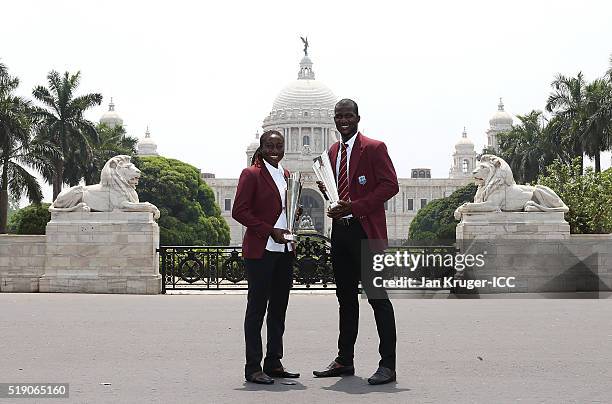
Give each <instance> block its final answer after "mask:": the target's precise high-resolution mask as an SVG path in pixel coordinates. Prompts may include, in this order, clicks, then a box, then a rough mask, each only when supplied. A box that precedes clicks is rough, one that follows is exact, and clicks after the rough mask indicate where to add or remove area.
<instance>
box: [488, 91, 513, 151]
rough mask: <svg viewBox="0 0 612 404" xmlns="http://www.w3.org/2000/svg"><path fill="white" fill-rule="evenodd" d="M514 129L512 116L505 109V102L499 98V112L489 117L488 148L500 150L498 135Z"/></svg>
mask: <svg viewBox="0 0 612 404" xmlns="http://www.w3.org/2000/svg"><path fill="white" fill-rule="evenodd" d="M510 129H512V116H510V114H509V113H507V112H506V111H505V110H504V103H503V101H502V99H501V98H500V99H499V104H498V105H497V112H496V113H495V115H493V116H492V117H491V119H489V129H487V149H489V150H491V151H497V150H499V142H498V139H497V135H499V134H500V133H501V132H506V131H509V130H510Z"/></svg>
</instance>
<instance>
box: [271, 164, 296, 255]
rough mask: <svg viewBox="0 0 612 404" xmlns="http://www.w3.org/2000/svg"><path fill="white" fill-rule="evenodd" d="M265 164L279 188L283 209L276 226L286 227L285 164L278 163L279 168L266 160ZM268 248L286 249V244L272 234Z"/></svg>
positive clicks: (272, 249)
mask: <svg viewBox="0 0 612 404" xmlns="http://www.w3.org/2000/svg"><path fill="white" fill-rule="evenodd" d="M264 164H265V165H266V168H267V169H268V172H269V173H270V175H271V176H272V179H273V180H274V183H275V184H276V188H278V193H279V195H280V199H281V206H282V210H281V213H280V215H279V216H278V219H276V223H275V224H274V227H275V228H277V229H286V228H287V215H286V213H285V191H286V190H287V181H286V180H285V169H284V168H283V166H281V165H280V163H278V168H276V167H274V166H273V165H272V164H270V163H268V162H267V161H266V160H264ZM287 248H288V251H292V250H293V248H292V246H291V243H288V244H287ZM266 250H268V251H280V252H284V251H285V244H280V243H277V242H276V241H274V239H273V238H272V236H270V237H268V242H267V244H266Z"/></svg>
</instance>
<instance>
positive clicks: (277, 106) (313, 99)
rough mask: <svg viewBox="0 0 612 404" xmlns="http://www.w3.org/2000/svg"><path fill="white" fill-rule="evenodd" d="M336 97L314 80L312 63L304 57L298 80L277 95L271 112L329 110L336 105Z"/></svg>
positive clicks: (323, 85)
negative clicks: (295, 109)
mask: <svg viewBox="0 0 612 404" xmlns="http://www.w3.org/2000/svg"><path fill="white" fill-rule="evenodd" d="M336 100H337V97H336V95H335V94H334V93H333V92H332V91H331V90H330V89H329V88H328V87H327V86H326V85H325V84H323V83H321V82H319V81H316V80H315V74H314V71H313V70H312V61H311V60H310V58H309V57H308V56H304V57H303V58H302V61H301V62H300V71H299V73H298V79H297V80H294V81H293V82H291V83H289V85H287V86H286V87H285V88H283V90H282V91H281V92H280V93H279V94H278V96H277V97H276V100H274V104H273V105H272V111H273V112H274V111H279V110H292V109H294V108H297V109H312V108H319V109H320V108H325V109H328V108H331V109H333V108H334V106H335V104H336Z"/></svg>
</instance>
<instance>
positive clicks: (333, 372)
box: [312, 361, 355, 377]
mask: <svg viewBox="0 0 612 404" xmlns="http://www.w3.org/2000/svg"><path fill="white" fill-rule="evenodd" d="M312 374H313V375H315V376H316V377H335V376H352V375H354V374H355V367H354V366H352V365H351V366H345V365H341V364H339V363H338V362H336V361H333V362H332V363H330V364H329V366H328V367H327V369H325V370H314V371H313V372H312Z"/></svg>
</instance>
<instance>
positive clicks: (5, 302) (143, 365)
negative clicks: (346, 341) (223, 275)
mask: <svg viewBox="0 0 612 404" xmlns="http://www.w3.org/2000/svg"><path fill="white" fill-rule="evenodd" d="M394 305H395V309H396V318H397V324H398V353H399V354H398V382H397V384H392V385H385V386H378V387H372V386H368V385H367V383H366V379H367V377H368V376H370V374H371V373H372V372H373V371H374V370H375V368H376V364H377V360H378V359H377V357H378V353H377V336H376V329H375V326H374V320H373V316H372V312H371V310H370V307H369V305H368V304H367V302H365V301H362V302H361V326H360V334H359V339H358V341H357V346H356V351H357V352H358V354H357V357H356V363H355V366H356V376H354V377H346V378H341V379H340V378H330V379H314V378H313V377H312V376H311V375H312V373H311V372H312V370H313V369H320V368H321V367H324V366H325V365H327V364H328V363H329V362H330V361H331V360H332V359H333V358H334V356H335V352H336V337H337V335H336V328H337V305H336V299H335V296H334V295H331V294H295V295H292V296H291V298H290V303H289V310H288V314H287V316H288V318H287V331H286V337H285V350H286V352H285V359H284V364H285V365H286V366H287V367H288V368H290V369H291V370H296V371H300V372H301V373H302V377H301V378H300V379H297V384H296V385H283V384H281V383H278V382H277V383H276V384H275V385H273V386H269V387H267V386H261V387H260V386H257V385H251V384H246V383H245V382H244V380H243V377H242V376H243V355H244V345H243V334H242V321H243V315H244V309H245V296H244V295H243V294H226V295H210V294H197V295H166V296H163V295H160V296H140V295H81V294H42V293H41V294H8V293H4V294H0V308H1V311H0V343H1V344H2V356H1V360H0V363H1V366H0V383H2V382H39V383H40V382H69V383H70V399H69V400H59V399H55V400H37V401H35V400H25V399H21V400H7V399H0V402H2V403H4V402H7V403H10V402H15V403H26V402H41V403H43V404H44V403H47V402H48V403H51V402H68V401H69V402H75V403H241V404H242V403H251V402H253V403H255V402H256V403H266V402H274V403H285V402H287V403H289V402H290V403H293V404H297V403H328V402H333V403H342V402H347V403H349V402H351V403H352V402H368V403H379V402H380V403H382V402H384V403H396V402H458V403H468V402H470V403H471V402H477V403H492V402H495V403H504V402H527V403H531V402H551V403H556V402H609V401H610V397H612V383H611V380H612V370H611V369H612V321H611V320H610V319H611V318H612V301H610V300H609V299H608V300H526V299H513V300H503V299H493V300H415V299H398V300H394Z"/></svg>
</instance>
